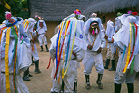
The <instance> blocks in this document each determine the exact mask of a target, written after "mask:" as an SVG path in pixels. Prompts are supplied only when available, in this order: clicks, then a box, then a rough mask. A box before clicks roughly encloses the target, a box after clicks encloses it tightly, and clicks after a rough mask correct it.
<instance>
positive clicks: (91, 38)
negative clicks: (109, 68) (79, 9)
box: [82, 17, 106, 90]
mask: <svg viewBox="0 0 139 93" xmlns="http://www.w3.org/2000/svg"><path fill="white" fill-rule="evenodd" d="M95 21H96V22H97V23H98V29H100V30H99V32H98V31H97V28H96V29H95V31H96V32H95V33H97V35H96V36H95V35H92V34H90V32H89V29H90V24H93V23H92V22H95ZM95 24H96V23H95ZM93 31H94V30H93ZM93 31H92V32H93ZM84 33H85V36H86V42H87V43H88V45H92V49H91V50H90V49H88V50H86V51H85V58H84V59H83V61H82V62H83V64H84V66H85V70H84V74H85V79H86V89H87V90H88V89H90V81H89V75H90V74H91V72H92V67H93V66H94V65H95V67H96V71H97V73H98V79H97V81H96V83H97V84H98V88H100V89H102V88H103V84H102V83H101V80H102V75H103V72H104V67H103V59H102V54H101V52H100V53H97V51H98V50H99V49H100V47H101V48H102V49H103V48H104V47H105V43H106V41H105V39H104V34H103V32H102V23H101V19H100V18H97V17H94V18H90V19H88V20H87V21H86V22H85V27H84Z"/></svg>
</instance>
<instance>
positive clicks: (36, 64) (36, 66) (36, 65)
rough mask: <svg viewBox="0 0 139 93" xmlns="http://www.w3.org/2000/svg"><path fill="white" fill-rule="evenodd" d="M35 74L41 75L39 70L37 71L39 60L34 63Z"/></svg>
mask: <svg viewBox="0 0 139 93" xmlns="http://www.w3.org/2000/svg"><path fill="white" fill-rule="evenodd" d="M34 72H35V73H36V74H38V73H41V71H40V69H39V60H37V61H35V71H34Z"/></svg>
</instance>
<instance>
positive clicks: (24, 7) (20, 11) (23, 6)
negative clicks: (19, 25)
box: [0, 0, 29, 23]
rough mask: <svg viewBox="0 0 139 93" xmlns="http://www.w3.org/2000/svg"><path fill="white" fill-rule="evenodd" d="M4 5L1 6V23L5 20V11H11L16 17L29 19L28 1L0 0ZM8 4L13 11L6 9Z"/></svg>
mask: <svg viewBox="0 0 139 93" xmlns="http://www.w3.org/2000/svg"><path fill="white" fill-rule="evenodd" d="M0 1H1V2H2V3H3V4H2V5H0V7H1V9H0V23H2V21H3V19H5V11H11V13H12V15H13V16H15V17H22V18H28V17H29V9H28V0H0ZM4 2H6V3H7V4H8V5H9V6H10V7H11V10H8V9H7V8H6V7H5V3H4Z"/></svg>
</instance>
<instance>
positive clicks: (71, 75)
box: [51, 60, 75, 93]
mask: <svg viewBox="0 0 139 93" xmlns="http://www.w3.org/2000/svg"><path fill="white" fill-rule="evenodd" d="M61 63H62V62H61ZM61 65H62V64H60V65H59V67H60V68H61V69H60V73H62V69H63V67H62V66H61ZM67 65H68V64H67ZM54 69H55V67H54V68H53V70H54ZM52 72H53V71H52ZM58 77H59V73H58ZM63 80H64V84H65V86H64V88H65V90H64V93H65V92H66V93H72V92H73V89H74V81H75V64H74V60H71V62H70V65H69V68H68V70H67V73H66V75H65V76H64V79H63ZM61 82H62V79H61V76H60V82H59V83H58V79H57V80H56V79H54V80H53V88H52V89H51V92H59V91H60V89H61V84H62V83H61Z"/></svg>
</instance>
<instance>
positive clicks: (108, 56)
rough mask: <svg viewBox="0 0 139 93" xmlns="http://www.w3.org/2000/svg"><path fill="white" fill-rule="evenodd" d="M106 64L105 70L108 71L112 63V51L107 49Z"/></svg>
mask: <svg viewBox="0 0 139 93" xmlns="http://www.w3.org/2000/svg"><path fill="white" fill-rule="evenodd" d="M106 58H107V59H106V61H105V62H106V63H105V66H104V69H108V66H109V62H110V49H109V48H108V49H107V54H106Z"/></svg>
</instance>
